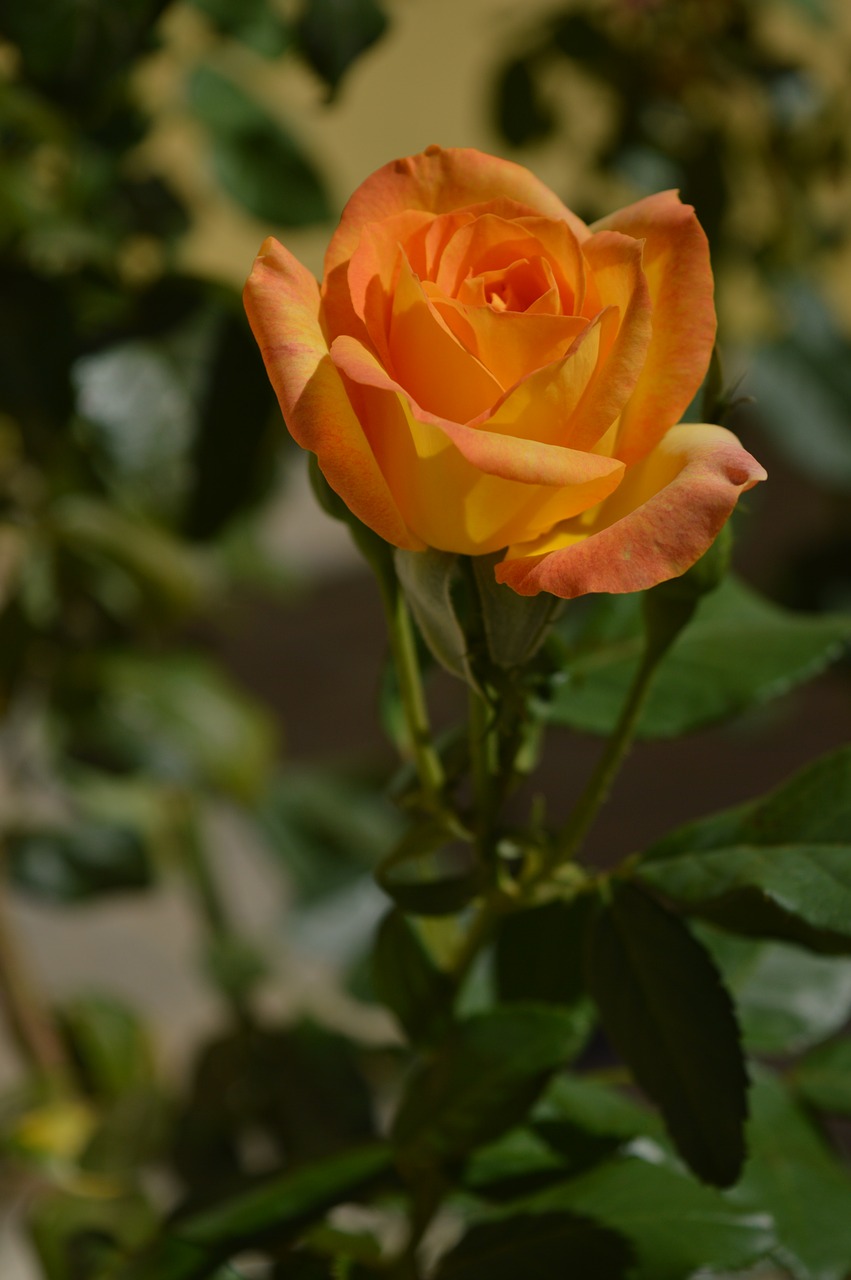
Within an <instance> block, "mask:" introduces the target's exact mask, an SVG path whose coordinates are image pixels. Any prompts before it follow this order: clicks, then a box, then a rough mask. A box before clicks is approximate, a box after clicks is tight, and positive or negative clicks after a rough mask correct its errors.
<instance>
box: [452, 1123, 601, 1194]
mask: <svg viewBox="0 0 851 1280" xmlns="http://www.w3.org/2000/svg"><path fill="white" fill-rule="evenodd" d="M608 1150H610V1148H608V1147H607V1149H606V1151H607V1153H608ZM583 1154H584V1153H583ZM576 1167H577V1166H576V1164H575V1163H574V1162H573V1161H571V1160H570V1159H568V1158H565V1157H564V1156H563V1155H562V1154H561V1153H560V1152H557V1151H556V1150H555V1149H554V1148H553V1147H552V1146H551V1145H550V1144H549V1142H546V1141H544V1139H543V1138H541V1137H539V1136H538V1134H537V1133H536V1132H535V1131H534V1130H533V1129H529V1128H518V1129H509V1131H508V1133H504V1134H503V1135H502V1137H501V1138H497V1139H496V1141H495V1142H489V1143H487V1144H486V1145H485V1146H483V1147H479V1148H478V1149H477V1150H476V1151H474V1152H473V1153H472V1154H471V1155H470V1157H469V1158H468V1160H467V1161H466V1163H465V1165H464V1186H465V1187H467V1188H468V1189H469V1190H470V1191H472V1192H473V1193H474V1194H475V1195H478V1196H482V1197H483V1198H484V1199H487V1200H498V1201H502V1200H513V1199H516V1198H517V1197H518V1196H522V1195H523V1194H524V1193H527V1192H530V1191H535V1190H536V1189H538V1188H540V1187H542V1186H549V1185H550V1184H551V1183H552V1182H553V1181H560V1182H561V1181H564V1179H565V1178H566V1177H567V1176H568V1175H569V1174H571V1173H574V1172H576ZM579 1167H581V1164H580V1166H579Z"/></svg>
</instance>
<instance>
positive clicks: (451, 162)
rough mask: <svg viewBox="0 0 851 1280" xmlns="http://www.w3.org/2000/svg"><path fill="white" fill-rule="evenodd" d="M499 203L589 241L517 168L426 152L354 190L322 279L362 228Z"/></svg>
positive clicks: (455, 150) (458, 153)
mask: <svg viewBox="0 0 851 1280" xmlns="http://www.w3.org/2000/svg"><path fill="white" fill-rule="evenodd" d="M501 197H507V198H508V199H510V200H516V201H517V203H518V204H522V205H525V206H526V207H527V209H529V210H531V211H532V212H534V213H542V214H544V215H545V216H546V217H548V218H563V219H564V220H565V221H566V222H568V223H569V224H570V226H571V228H572V229H573V232H574V234H575V235H576V236H577V237H578V238H579V239H580V240H582V239H584V238H585V237H586V236H587V235H588V228H587V227H586V225H585V223H584V222H583V221H582V220H581V218H577V216H576V214H575V213H571V211H570V210H569V209H568V208H566V207H565V205H563V204H562V202H561V201H560V200H559V198H558V196H556V195H555V194H554V193H553V192H552V191H550V189H549V187H546V186H545V185H544V184H543V182H540V181H539V179H538V178H536V177H535V176H534V174H532V173H530V172H529V170H528V169H524V168H523V167H522V165H519V164H512V162H511V161H510V160H501V159H499V157H497V156H489V155H485V153H484V152H482V151H474V150H472V149H470V148H463V147H451V148H449V149H448V150H445V151H444V150H443V149H442V148H441V147H428V148H427V149H426V150H425V151H423V152H421V153H420V155H417V156H410V157H409V158H407V159H404V160H393V161H391V162H390V164H386V165H384V167H383V168H381V169H379V170H377V172H376V173H373V174H372V175H371V176H370V177H369V178H367V180H366V181H365V182H364V183H362V184H361V186H359V187H358V189H357V191H356V192H355V193H354V195H353V196H352V198H351V199H350V200H349V203H348V204H347V205H346V207H345V209H344V210H343V216H342V218H341V220H340V225H339V227H338V228H337V230H336V232H335V233H334V236H333V238H332V240H331V243H330V245H329V246H328V252H327V254H326V257H325V274H326V276H327V275H328V274H329V273H330V272H331V271H333V270H334V268H335V267H337V266H339V264H340V263H343V262H347V261H348V259H349V258H350V257H351V256H352V254H353V253H354V251H355V248H356V247H357V243H358V241H359V240H360V234H361V230H362V228H363V227H364V226H365V224H366V223H367V222H378V221H380V220H381V219H382V218H389V217H392V216H393V214H394V213H403V212H404V211H405V210H406V209H425V210H427V211H428V212H430V213H449V212H450V211H451V210H453V209H461V208H464V207H466V206H467V205H474V204H483V203H484V202H485V201H488V200H497V199H500V198H501Z"/></svg>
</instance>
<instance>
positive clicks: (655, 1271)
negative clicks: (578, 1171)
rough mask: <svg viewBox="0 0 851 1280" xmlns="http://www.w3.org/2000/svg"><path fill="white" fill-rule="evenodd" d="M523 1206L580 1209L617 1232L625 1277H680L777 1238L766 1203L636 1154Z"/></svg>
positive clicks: (737, 1260)
mask: <svg viewBox="0 0 851 1280" xmlns="http://www.w3.org/2000/svg"><path fill="white" fill-rule="evenodd" d="M524 1207H525V1209H526V1210H527V1211H528V1210H529V1209H530V1208H532V1207H534V1208H535V1211H536V1212H540V1213H551V1212H553V1211H555V1210H562V1211H568V1212H572V1213H580V1214H587V1215H588V1217H590V1218H593V1219H595V1220H596V1221H598V1222H600V1223H602V1224H604V1225H605V1226H607V1227H609V1228H612V1229H614V1230H616V1231H618V1232H619V1233H621V1234H622V1235H623V1236H624V1237H625V1238H626V1240H627V1241H629V1243H630V1244H631V1245H632V1247H633V1249H634V1251H635V1256H636V1265H635V1267H634V1268H633V1269H631V1270H630V1271H629V1276H630V1280H681V1277H683V1276H686V1275H691V1274H692V1273H693V1272H694V1271H695V1270H697V1269H699V1268H703V1267H709V1268H712V1269H713V1270H714V1269H718V1270H721V1269H722V1268H723V1269H728V1268H729V1269H734V1270H739V1269H740V1268H743V1267H746V1266H747V1265H748V1264H749V1263H752V1262H755V1261H758V1260H760V1259H762V1258H764V1257H765V1256H766V1254H767V1253H769V1251H771V1250H772V1249H773V1248H774V1245H775V1239H776V1238H775V1235H774V1232H773V1230H772V1222H771V1218H770V1216H769V1214H768V1213H766V1212H765V1211H762V1212H760V1211H751V1210H749V1209H747V1208H743V1207H742V1206H740V1205H739V1204H738V1203H736V1199H735V1198H734V1197H733V1196H723V1195H721V1194H720V1193H719V1192H718V1191H716V1190H714V1188H712V1187H706V1186H701V1185H700V1184H699V1183H697V1182H695V1181H693V1179H691V1178H689V1177H687V1176H686V1175H685V1174H683V1173H682V1172H681V1171H680V1170H679V1169H675V1168H671V1167H670V1166H669V1165H667V1164H660V1163H657V1161H656V1159H650V1160H643V1159H639V1158H636V1156H628V1157H626V1158H625V1159H617V1160H612V1161H610V1162H607V1163H604V1164H602V1165H600V1166H599V1167H598V1168H597V1169H594V1170H591V1171H589V1172H588V1173H586V1174H583V1175H582V1176H580V1177H579V1178H576V1179H575V1180H573V1181H572V1182H568V1183H565V1184H563V1185H562V1186H560V1187H556V1188H553V1189H552V1190H548V1191H544V1192H540V1193H539V1194H538V1195H537V1196H535V1197H534V1200H533V1201H532V1202H530V1201H529V1200H527V1201H526V1202H525V1206H524Z"/></svg>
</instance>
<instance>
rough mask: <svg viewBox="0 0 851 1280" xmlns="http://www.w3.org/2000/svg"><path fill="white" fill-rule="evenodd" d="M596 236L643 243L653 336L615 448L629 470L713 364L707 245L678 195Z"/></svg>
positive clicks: (604, 222) (644, 203)
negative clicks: (620, 234) (619, 234)
mask: <svg viewBox="0 0 851 1280" xmlns="http://www.w3.org/2000/svg"><path fill="white" fill-rule="evenodd" d="M592 230H593V231H595V232H597V231H600V230H609V231H620V232H623V233H624V234H625V235H628V236H634V237H635V238H636V239H638V240H643V241H644V259H643V267H644V272H645V275H646V277H647V283H648V285H649V286H650V297H651V299H652V301H653V337H652V339H651V342H650V347H649V349H648V352H647V359H646V361H645V363H644V368H643V370H642V372H641V377H640V379H639V381H638V385H637V386H636V389H635V391H634V392H633V394H632V397H631V398H630V401H629V404H628V405H627V407H626V409H625V410H624V412H623V414H622V416H621V429H620V432H619V436H618V444H617V448H616V453H617V456H618V457H619V458H623V460H624V462H626V463H627V465H630V464H631V463H633V462H637V461H638V459H639V458H643V457H644V455H645V454H646V453H648V452H649V451H650V450H651V449H652V448H653V446H654V445H655V444H656V443H657V441H659V440H661V438H662V436H663V435H664V434H665V432H666V431H667V430H668V428H669V427H671V426H673V424H674V423H675V422H678V421H679V420H680V418H681V417H682V415H683V413H684V412H685V410H686V408H687V407H688V405H689V404H690V403H691V400H692V398H693V397H694V394H695V392H696V391H697V389H698V387H699V386H700V384H701V382H702V380H703V376H704V374H705V373H706V370H707V367H708V365H709V359H710V356H711V355H712V346H713V343H714V342H715V307H714V305H713V288H712V269H711V267H710V263H709V246H708V244H707V241H706V236H705V235H704V232H703V229H702V227H701V226H700V223H699V222H698V221H697V218H696V217H695V213H694V209H693V208H692V207H691V205H687V204H681V203H680V198H679V195H678V194H677V192H676V191H663V192H661V193H660V194H659V195H653V196H648V197H647V198H646V199H645V200H639V201H638V202H637V204H632V205H629V206H628V207H627V208H626V209H620V210H619V211H618V212H617V213H613V214H611V216H610V217H608V218H603V219H601V220H600V221H599V222H595V223H594V225H593V227H592ZM595 239H596V236H595ZM592 243H593V242H592Z"/></svg>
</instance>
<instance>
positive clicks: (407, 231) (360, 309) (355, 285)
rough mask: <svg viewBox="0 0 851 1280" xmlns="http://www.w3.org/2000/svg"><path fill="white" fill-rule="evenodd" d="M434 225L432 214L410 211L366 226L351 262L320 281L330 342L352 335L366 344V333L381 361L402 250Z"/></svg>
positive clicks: (422, 236) (410, 245)
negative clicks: (346, 334) (342, 336)
mask: <svg viewBox="0 0 851 1280" xmlns="http://www.w3.org/2000/svg"><path fill="white" fill-rule="evenodd" d="M433 221H434V219H433V218H432V216H431V215H430V214H428V213H423V212H421V211H417V210H410V209H406V210H405V212H404V213H399V214H397V215H396V216H395V217H393V218H388V219H387V221H386V222H379V223H373V224H370V225H369V226H367V227H364V231H363V235H362V236H361V238H360V242H359V243H358V246H357V248H356V250H355V252H354V254H353V255H352V259H351V261H350V262H348V263H345V262H344V263H341V264H340V265H339V266H338V267H337V269H336V270H334V271H332V272H330V273H329V274H327V275H326V277H325V279H324V281H323V282H322V310H323V315H324V317H325V321H326V330H327V333H328V338H329V341H331V340H333V339H334V338H336V337H337V335H338V334H341V333H351V334H353V335H354V336H355V337H358V338H360V339H361V340H362V341H365V340H366V337H367V334H368V335H369V340H370V342H371V344H372V345H373V346H375V347H376V349H377V350H378V351H379V352H380V353H381V355H382V356H383V357H386V355H387V329H388V326H389V323H390V306H391V302H392V297H393V286H394V285H395V282H396V276H397V273H398V270H399V252H400V250H399V246H400V245H406V246H407V247H408V257H409V258H412V257H413V251H414V245H415V244H416V242H417V240H418V238H419V239H420V240H422V239H424V237H425V233H426V232H427V230H428V228H429V226H430V225H431V223H432V222H433Z"/></svg>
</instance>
